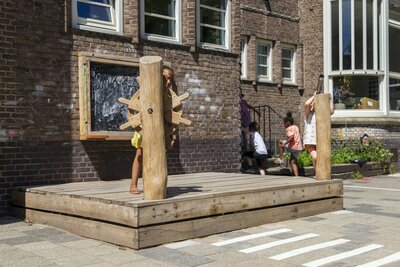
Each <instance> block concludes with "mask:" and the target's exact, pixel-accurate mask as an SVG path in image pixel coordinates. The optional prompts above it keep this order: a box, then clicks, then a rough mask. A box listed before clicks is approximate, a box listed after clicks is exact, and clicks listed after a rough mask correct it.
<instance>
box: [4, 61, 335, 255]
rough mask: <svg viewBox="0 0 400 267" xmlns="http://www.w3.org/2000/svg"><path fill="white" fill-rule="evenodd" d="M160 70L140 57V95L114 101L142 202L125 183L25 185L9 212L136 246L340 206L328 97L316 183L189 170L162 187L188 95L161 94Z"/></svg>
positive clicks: (321, 112) (321, 104)
mask: <svg viewBox="0 0 400 267" xmlns="http://www.w3.org/2000/svg"><path fill="white" fill-rule="evenodd" d="M161 68H162V64H161V58H160V57H144V58H142V59H141V60H140V81H139V82H140V88H141V89H140V92H137V93H136V94H135V95H134V96H133V97H132V98H131V99H129V100H128V99H120V101H121V102H122V103H125V104H127V105H128V107H129V109H130V115H129V121H128V122H127V123H125V124H123V125H122V126H121V127H122V128H127V127H133V128H135V129H137V130H139V131H141V133H142V134H143V141H142V147H143V151H144V152H143V156H144V158H143V183H144V189H145V190H144V192H145V193H144V198H145V199H142V196H141V195H132V194H130V193H129V192H128V188H129V183H130V179H124V180H116V181H97V182H84V183H69V184H60V185H46V186H25V187H17V188H14V189H13V191H12V194H11V198H12V200H11V201H12V207H13V213H14V214H15V215H16V216H19V217H22V218H24V219H26V220H28V221H30V222H34V223H45V224H49V225H52V226H55V227H58V228H61V229H65V230H67V231H70V232H72V233H75V234H78V235H81V236H85V237H90V238H94V239H98V240H102V241H106V242H110V243H113V244H118V245H121V246H127V247H131V248H135V249H141V248H146V247H150V246H156V245H160V244H164V243H169V242H175V241H179V240H185V239H190V238H196V237H202V236H207V235H212V234H217V233H222V232H226V231H232V230H238V229H243V228H247V227H251V226H256V225H261V224H265V223H271V222H278V221H284V220H290V219H295V218H300V217H305V216H311V215H316V214H320V213H323V212H330V211H336V210H340V209H343V183H342V181H341V180H331V176H330V159H329V161H328V158H330V152H328V149H327V146H328V144H329V151H330V138H326V137H327V136H328V137H330V133H328V132H329V129H330V114H329V111H327V112H326V110H325V108H329V105H328V104H327V103H328V101H329V98H327V97H328V96H327V95H318V96H317V98H316V109H318V113H317V123H319V122H322V123H323V125H322V126H321V125H319V124H317V128H318V133H317V138H318V149H319V150H318V164H320V165H318V167H317V168H318V169H319V172H318V173H317V178H316V180H314V179H310V178H307V177H293V176H286V177H285V176H271V175H266V176H260V175H250V174H239V173H195V174H180V175H172V176H171V177H169V181H168V183H169V186H168V188H167V168H166V167H167V166H166V155H165V149H166V148H165V144H166V142H167V141H168V140H169V136H170V134H171V133H173V132H174V131H175V130H176V127H177V125H178V124H179V123H183V124H190V121H188V120H185V119H183V118H181V115H182V109H181V105H180V103H181V101H182V100H183V99H185V98H187V97H188V95H187V94H183V95H181V96H177V95H176V94H175V93H173V92H172V91H171V90H168V91H167V96H166V97H165V95H164V92H165V89H164V86H163V82H162V72H161V71H162V70H161ZM163 96H164V98H163ZM165 98H166V99H168V100H165ZM327 100H328V101H327ZM139 125H142V127H141V129H139V128H137V127H138V126H139ZM321 137H322V139H321ZM166 140H167V141H166Z"/></svg>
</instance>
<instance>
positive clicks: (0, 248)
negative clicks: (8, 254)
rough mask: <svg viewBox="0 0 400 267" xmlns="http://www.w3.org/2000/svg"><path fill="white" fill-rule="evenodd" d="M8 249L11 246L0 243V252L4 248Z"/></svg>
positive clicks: (11, 247)
mask: <svg viewBox="0 0 400 267" xmlns="http://www.w3.org/2000/svg"><path fill="white" fill-rule="evenodd" d="M9 249H13V246H10V245H7V244H2V243H0V252H2V251H4V250H9Z"/></svg>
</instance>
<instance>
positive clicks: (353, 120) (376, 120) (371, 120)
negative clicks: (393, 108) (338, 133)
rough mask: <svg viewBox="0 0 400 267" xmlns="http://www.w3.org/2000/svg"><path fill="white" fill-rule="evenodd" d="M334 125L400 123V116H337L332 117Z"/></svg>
mask: <svg viewBox="0 0 400 267" xmlns="http://www.w3.org/2000/svg"><path fill="white" fill-rule="evenodd" d="M331 122H332V125H340V124H346V125H377V124H378V125H393V124H396V125H400V117H393V116H391V117H389V116H387V117H382V116H376V117H375V116H367V117H355V116H353V117H335V116H333V117H332V118H331Z"/></svg>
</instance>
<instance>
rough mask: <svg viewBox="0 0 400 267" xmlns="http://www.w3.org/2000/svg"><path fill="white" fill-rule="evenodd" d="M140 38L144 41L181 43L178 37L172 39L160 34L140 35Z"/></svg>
mask: <svg viewBox="0 0 400 267" xmlns="http://www.w3.org/2000/svg"><path fill="white" fill-rule="evenodd" d="M141 38H142V39H143V40H146V41H152V42H159V43H167V44H175V45H182V41H181V40H178V39H172V38H168V37H162V36H152V35H146V34H144V35H142V36H141Z"/></svg>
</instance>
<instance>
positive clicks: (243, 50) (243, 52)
mask: <svg viewBox="0 0 400 267" xmlns="http://www.w3.org/2000/svg"><path fill="white" fill-rule="evenodd" d="M240 64H241V73H240V78H241V79H247V37H244V38H242V39H241V41H240Z"/></svg>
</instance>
